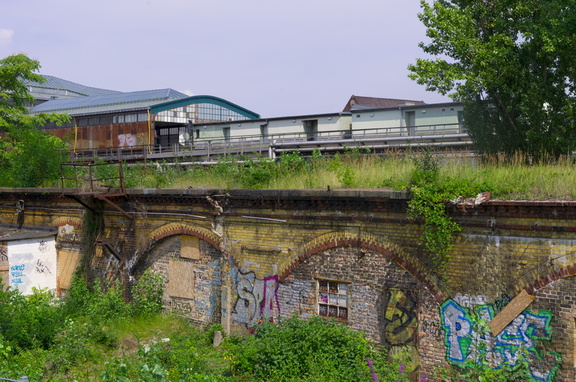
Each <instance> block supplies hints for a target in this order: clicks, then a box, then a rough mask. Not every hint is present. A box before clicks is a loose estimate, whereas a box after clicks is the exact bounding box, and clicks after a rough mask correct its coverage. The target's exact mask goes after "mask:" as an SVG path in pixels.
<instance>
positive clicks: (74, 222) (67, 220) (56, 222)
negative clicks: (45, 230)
mask: <svg viewBox="0 0 576 382" xmlns="http://www.w3.org/2000/svg"><path fill="white" fill-rule="evenodd" d="M66 224H69V225H71V226H73V227H74V228H76V229H82V219H80V218H74V217H62V216H60V217H57V218H56V219H53V220H52V222H51V223H50V225H51V226H52V227H55V228H58V227H62V226H63V225H66Z"/></svg>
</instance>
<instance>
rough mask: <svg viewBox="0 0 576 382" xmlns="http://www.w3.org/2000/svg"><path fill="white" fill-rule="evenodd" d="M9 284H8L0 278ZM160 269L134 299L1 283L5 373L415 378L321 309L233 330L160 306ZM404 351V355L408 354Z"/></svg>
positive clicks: (258, 380) (443, 372) (507, 371)
mask: <svg viewBox="0 0 576 382" xmlns="http://www.w3.org/2000/svg"><path fill="white" fill-rule="evenodd" d="M0 285H2V284H0ZM162 288H163V282H162V279H161V277H160V276H159V275H157V274H154V273H152V272H149V271H148V272H145V273H144V274H143V276H142V277H140V279H139V280H138V283H137V287H136V288H135V290H133V295H134V296H136V297H135V301H134V303H127V302H125V300H124V298H123V295H124V293H123V290H122V289H120V288H119V287H118V285H116V284H115V283H102V282H98V281H97V282H95V283H94V285H93V286H92V287H89V286H88V285H87V284H86V283H85V281H84V277H83V275H82V274H81V273H79V274H77V275H76V276H75V278H74V280H73V285H72V286H71V289H70V291H69V293H68V295H67V296H65V297H63V298H60V299H59V298H56V297H55V296H54V295H52V294H51V293H50V292H48V291H42V290H35V291H34V293H33V294H31V295H29V296H22V295H21V294H19V293H18V292H17V291H16V290H13V289H10V288H0V317H2V319H1V320H0V378H10V379H19V378H20V377H22V376H28V378H29V380H30V381H106V382H110V381H115V382H119V381H180V382H185V381H216V382H217V381H223V382H224V381H236V382H239V381H246V382H252V381H253V382H280V381H294V382H296V381H299V382H300V381H302V382H330V381H338V382H340V381H343V382H345V381H350V382H357V381H366V382H369V381H372V382H373V381H376V380H378V381H381V382H386V381H390V382H391V381H398V382H401V381H408V380H411V379H410V376H409V375H408V373H407V372H406V368H405V364H404V362H407V363H408V361H409V360H407V359H402V358H399V359H393V360H390V359H389V357H388V356H387V353H386V351H384V350H383V349H382V348H380V347H378V346H376V345H375V344H373V343H372V342H371V341H369V340H368V339H367V337H366V336H365V335H364V334H363V333H361V332H359V331H354V330H352V329H350V328H349V327H348V326H346V325H343V324H341V323H337V322H335V321H332V320H327V319H324V318H320V317H314V318H309V319H303V318H298V317H292V318H288V319H284V320H281V321H280V322H277V323H272V322H264V323H262V324H261V325H258V326H256V327H255V328H254V332H253V334H250V335H246V336H230V337H225V340H224V342H223V344H222V345H221V346H219V347H214V346H213V345H212V339H213V336H214V332H215V331H216V330H222V326H221V325H211V326H209V327H208V328H206V329H204V330H200V329H197V328H194V327H193V326H191V325H190V324H189V323H188V322H186V321H185V320H184V319H182V318H179V317H177V316H175V315H171V314H169V313H167V312H164V313H163V312H161V300H160V298H159V296H160V295H161V291H162ZM400 357H402V356H401V355H400ZM525 366H526V365H523V366H522V367H520V368H517V369H511V368H510V367H505V368H504V369H502V370H495V369H491V368H490V367H489V365H488V363H487V362H480V363H476V364H470V365H468V367H466V368H464V369H459V368H439V369H438V370H437V372H435V374H434V375H432V376H421V377H420V379H419V381H420V382H425V381H461V380H462V378H468V379H470V380H475V381H476V380H478V381H522V380H525V379H523V378H525V377H526V375H527V374H526V368H525Z"/></svg>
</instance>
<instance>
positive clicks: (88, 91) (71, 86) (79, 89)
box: [24, 74, 122, 96]
mask: <svg viewBox="0 0 576 382" xmlns="http://www.w3.org/2000/svg"><path fill="white" fill-rule="evenodd" d="M41 76H42V77H44V78H45V79H46V82H45V83H43V84H42V83H39V82H34V81H29V80H24V83H25V84H26V85H28V86H34V87H37V88H45V89H59V90H69V91H71V92H74V93H78V94H81V95H85V96H98V95H107V94H118V93H122V92H120V91H117V90H108V89H100V88H94V87H91V86H85V85H80V84H77V83H76V82H72V81H68V80H63V79H62V78H58V77H54V76H48V75H45V74H41Z"/></svg>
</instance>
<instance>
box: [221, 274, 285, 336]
mask: <svg viewBox="0 0 576 382" xmlns="http://www.w3.org/2000/svg"><path fill="white" fill-rule="evenodd" d="M237 275H238V277H237V280H236V292H237V293H238V300H237V301H236V305H235V306H234V313H233V315H232V317H233V319H234V321H236V322H238V323H240V324H244V325H246V326H247V327H253V326H254V325H256V324H258V323H259V322H261V320H263V319H266V320H271V321H276V320H277V319H278V317H279V316H280V305H279V304H278V295H277V291H278V276H270V277H265V278H264V280H259V279H257V278H256V275H255V274H254V272H249V273H245V274H244V273H240V272H238V273H237Z"/></svg>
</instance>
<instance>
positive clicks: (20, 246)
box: [7, 235, 57, 295]
mask: <svg viewBox="0 0 576 382" xmlns="http://www.w3.org/2000/svg"><path fill="white" fill-rule="evenodd" d="M7 252H8V266H9V280H8V284H9V286H11V287H13V288H16V289H18V290H19V291H20V292H21V293H22V294H25V295H28V294H31V293H32V288H33V287H36V288H39V289H42V288H48V289H49V290H51V291H56V274H57V262H56V258H57V256H56V238H55V236H53V235H51V236H47V237H42V238H35V239H27V240H15V241H10V242H8V251H7Z"/></svg>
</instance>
